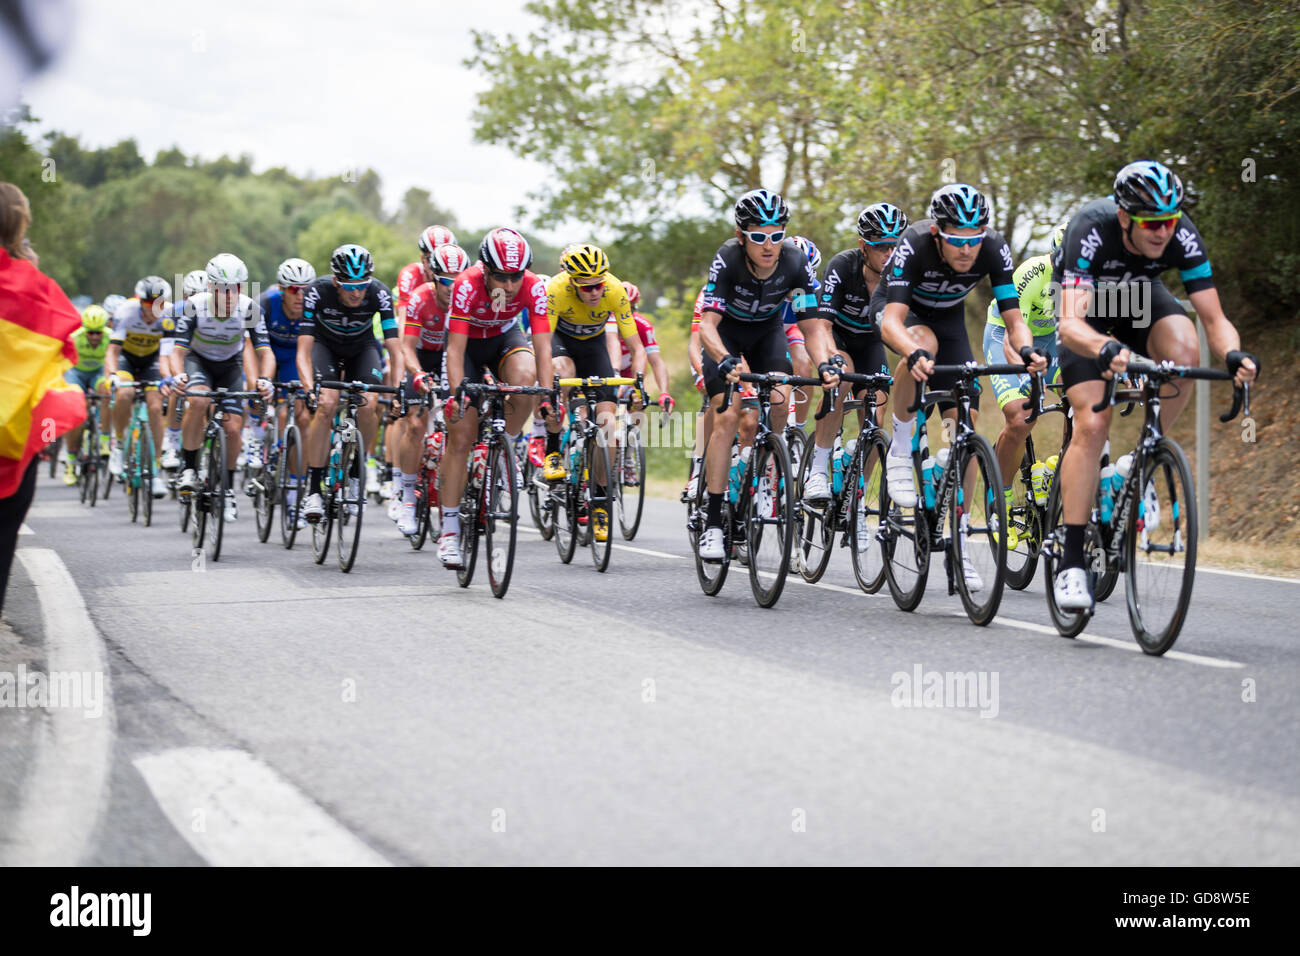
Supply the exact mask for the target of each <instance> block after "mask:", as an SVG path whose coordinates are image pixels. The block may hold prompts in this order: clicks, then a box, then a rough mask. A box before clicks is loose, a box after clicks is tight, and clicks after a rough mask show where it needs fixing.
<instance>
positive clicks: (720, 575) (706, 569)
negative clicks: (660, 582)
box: [686, 465, 732, 597]
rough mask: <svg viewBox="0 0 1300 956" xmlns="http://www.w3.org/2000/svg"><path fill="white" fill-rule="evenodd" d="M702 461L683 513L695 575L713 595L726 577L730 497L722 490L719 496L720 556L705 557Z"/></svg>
mask: <svg viewBox="0 0 1300 956" xmlns="http://www.w3.org/2000/svg"><path fill="white" fill-rule="evenodd" d="M705 471H706V469H705V468H704V466H703V465H701V466H700V470H699V473H698V474H697V475H696V476H695V493H694V495H693V496H692V499H691V507H690V509H689V511H688V512H687V516H686V535H687V537H688V538H690V541H691V551H692V552H693V553H694V555H695V576H696V577H697V578H699V581H700V589H701V590H702V591H703V592H704V593H705V594H707V595H708V596H709V597H715V596H716V595H717V593H718V592H719V591H721V590H722V585H723V582H725V581H726V580H727V569H728V568H730V567H731V545H732V540H731V539H732V533H731V529H732V519H731V500H730V497H729V496H728V495H727V494H726V493H725V492H724V493H723V496H722V539H723V540H722V560H721V561H705V560H704V559H703V558H701V557H700V535H701V534H703V533H704V527H705V522H706V520H707V515H708V512H707V501H708V499H707V495H708V493H709V492H708V487H707V482H706V481H705Z"/></svg>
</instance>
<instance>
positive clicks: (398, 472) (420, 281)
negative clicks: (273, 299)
mask: <svg viewBox="0 0 1300 956" xmlns="http://www.w3.org/2000/svg"><path fill="white" fill-rule="evenodd" d="M415 244H416V246H417V247H418V248H419V250H420V258H419V259H418V260H417V261H416V262H411V263H408V264H407V265H405V266H403V267H402V271H401V272H399V273H398V274H397V285H396V286H395V287H394V289H393V291H394V292H395V293H396V301H395V307H394V311H395V312H396V314H397V327H398V328H399V329H402V328H405V326H406V307H407V303H408V302H409V301H410V299H411V294H412V293H413V292H415V290H416V289H418V288H419V287H420V286H422V285H424V284H425V283H426V282H433V281H434V269H433V253H434V250H435V249H437V248H438V247H439V246H444V245H453V246H454V245H456V236H455V235H454V234H453V233H452V231H451V230H450V229H448V228H447V227H446V226H427V227H426V228H425V229H424V231H423V232H421V233H420V237H419V239H417V240H416V243H415ZM399 339H403V340H404V339H405V336H399ZM402 351H403V354H408V353H407V349H406V344H405V342H404V341H403V344H402ZM408 357H409V354H408ZM406 371H407V373H408V374H409V373H410V372H412V371H418V369H416V368H412V367H410V366H408V367H407V369H406ZM408 427H410V426H409V425H408V424H407V423H406V421H405V419H401V418H399V419H396V420H394V421H390V422H389V423H388V428H387V430H386V432H385V434H384V456H385V458H386V459H387V460H388V461H389V462H391V463H393V481H392V485H391V488H392V495H391V498H390V505H389V517H391V518H394V519H396V518H397V517H398V511H397V503H398V501H399V492H400V489H401V488H402V487H403V485H404V482H403V472H402V466H401V461H400V456H398V455H394V454H393V450H394V449H397V448H400V447H401V445H402V442H403V436H404V435H405V432H406V429H407V428H408Z"/></svg>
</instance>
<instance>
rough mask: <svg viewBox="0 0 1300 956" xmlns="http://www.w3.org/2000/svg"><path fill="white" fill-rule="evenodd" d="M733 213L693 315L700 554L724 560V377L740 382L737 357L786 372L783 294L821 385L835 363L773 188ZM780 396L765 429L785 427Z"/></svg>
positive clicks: (727, 456)
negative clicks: (699, 428)
mask: <svg viewBox="0 0 1300 956" xmlns="http://www.w3.org/2000/svg"><path fill="white" fill-rule="evenodd" d="M735 218H736V235H735V237H734V238H732V239H728V240H727V241H726V242H725V243H723V244H722V247H721V248H720V249H719V250H718V252H717V254H716V255H715V256H714V257H713V263H712V264H711V265H710V266H709V280H708V282H707V283H706V284H705V286H704V292H703V307H702V310H701V314H700V344H701V346H702V347H703V351H704V359H703V364H702V369H701V371H702V372H703V377H704V386H705V389H706V390H707V392H708V396H709V402H710V405H711V406H712V408H713V411H714V415H713V432H712V434H711V435H710V436H709V445H708V450H707V451H706V452H705V459H704V462H705V464H704V467H705V476H706V480H707V485H708V490H709V501H708V515H707V520H706V527H705V529H704V534H703V535H701V536H700V558H701V559H703V560H705V561H721V560H722V559H723V557H724V547H723V542H724V537H723V533H722V497H723V495H724V494H726V491H727V474H728V469H729V466H730V464H731V440H732V439H733V438H734V437H735V436H736V433H737V431H738V430H739V426H740V403H739V402H732V403H731V405H730V406H729V407H728V408H727V410H726V411H725V412H723V411H722V410H721V408H722V398H723V393H724V392H725V391H726V386H727V382H738V381H739V380H740V378H739V376H740V371H741V370H740V363H741V361H742V360H744V361H745V362H746V363H748V365H749V370H750V371H751V372H757V373H764V372H784V373H786V374H787V375H789V374H791V373H792V366H791V364H790V356H789V354H788V353H787V351H786V337H785V327H784V325H783V324H782V321H781V311H782V309H781V306H782V304H783V303H784V302H785V301H786V300H787V299H791V300H792V301H791V305H792V307H793V308H794V311H795V313H796V314H797V315H800V316H808V318H802V317H801V318H800V319H799V329H800V331H802V332H803V333H804V337H805V339H806V346H807V349H808V354H809V356H811V357H812V360H813V361H814V362H817V363H818V369H819V370H820V371H821V373H822V376H823V379H824V380H825V381H826V382H827V384H834V383H835V382H836V379H835V376H834V369H835V366H831V365H829V363H828V362H827V359H828V358H829V357H830V352H831V349H832V345H831V342H830V335H829V332H828V331H827V327H828V326H829V323H826V322H823V321H820V320H818V319H816V318H813V317H812V315H813V312H812V310H813V307H814V305H815V303H816V300H815V297H814V296H813V295H812V290H813V289H815V288H816V287H817V276H816V273H814V272H813V267H812V263H811V262H810V261H809V259H808V256H807V255H805V254H804V253H803V252H802V251H801V250H800V249H799V248H798V247H797V246H796V245H794V244H793V243H787V242H785V241H784V240H785V226H786V223H788V222H789V221H790V207H789V206H788V205H787V204H786V201H785V200H784V199H782V198H781V197H780V196H778V195H777V194H776V193H774V192H771V191H769V190H766V189H752V190H750V191H749V192H747V193H745V194H744V195H743V196H741V197H740V199H739V200H738V201H737V202H736V210H735ZM787 397H788V396H787V393H786V390H785V389H783V388H778V389H774V390H773V391H772V413H771V414H772V429H773V431H776V432H780V431H781V429H782V428H784V427H785V418H786V414H787V407H786V406H787Z"/></svg>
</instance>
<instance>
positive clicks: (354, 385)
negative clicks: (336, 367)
mask: <svg viewBox="0 0 1300 956" xmlns="http://www.w3.org/2000/svg"><path fill="white" fill-rule="evenodd" d="M322 388H333V389H337V390H338V391H339V393H340V395H339V404H338V407H337V408H336V409H335V411H334V421H333V422H332V423H331V425H330V454H329V462H328V464H327V465H326V469H325V481H324V483H323V485H322V487H321V502H322V504H323V505H324V514H323V515H322V516H321V517H320V518H319V519H318V520H316V521H309V523H310V524H311V553H312V559H313V560H314V561H315V562H316V563H317V564H324V563H325V556H326V555H327V554H328V553H329V546H330V536H331V535H332V534H333V532H334V526H335V525H338V541H337V548H338V561H339V570H340V571H342V572H343V573H344V574H347V573H348V572H349V571H351V570H352V565H353V564H354V563H355V562H356V560H357V545H358V544H360V542H361V519H362V518H363V517H364V516H365V512H366V450H365V448H364V446H363V444H362V438H361V428H360V427H359V426H358V425H357V409H358V408H360V407H361V405H362V404H363V403H364V402H365V395H366V394H367V393H370V392H373V393H375V394H378V395H397V394H398V393H399V390H398V389H396V388H394V387H393V386H391V385H371V384H369V383H368V382H334V381H320V380H317V382H316V385H315V389H314V391H313V392H312V407H313V408H314V407H316V405H317V404H318V403H319V401H320V391H321V389H322Z"/></svg>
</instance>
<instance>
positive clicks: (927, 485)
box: [921, 455, 934, 508]
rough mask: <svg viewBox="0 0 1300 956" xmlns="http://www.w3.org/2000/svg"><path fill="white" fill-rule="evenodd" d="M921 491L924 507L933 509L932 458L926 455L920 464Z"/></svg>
mask: <svg viewBox="0 0 1300 956" xmlns="http://www.w3.org/2000/svg"><path fill="white" fill-rule="evenodd" d="M921 490H922V493H923V494H924V496H925V506H926V507H927V508H933V507H934V456H933V455H926V457H925V460H924V461H922V462H921Z"/></svg>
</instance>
